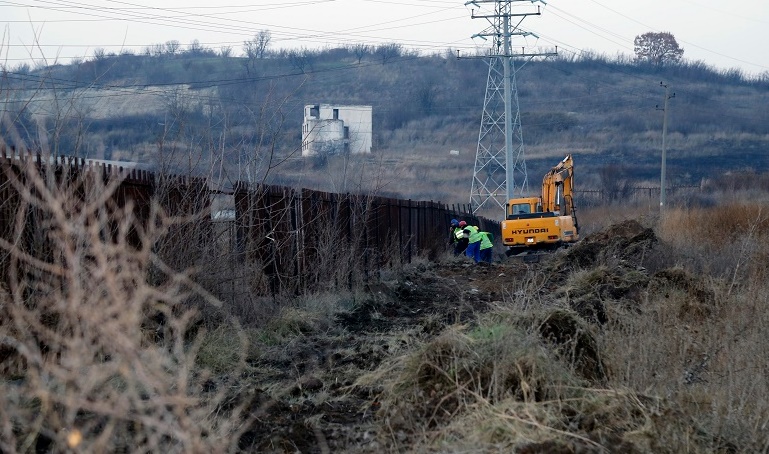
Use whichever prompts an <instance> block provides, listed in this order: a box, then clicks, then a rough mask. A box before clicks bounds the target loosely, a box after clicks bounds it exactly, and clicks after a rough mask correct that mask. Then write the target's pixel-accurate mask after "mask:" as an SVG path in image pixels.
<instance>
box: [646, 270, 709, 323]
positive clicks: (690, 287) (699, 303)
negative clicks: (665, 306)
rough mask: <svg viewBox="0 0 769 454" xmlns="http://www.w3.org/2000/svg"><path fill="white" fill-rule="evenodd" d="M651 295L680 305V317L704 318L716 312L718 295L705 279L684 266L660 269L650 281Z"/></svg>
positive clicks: (693, 319) (687, 318)
mask: <svg viewBox="0 0 769 454" xmlns="http://www.w3.org/2000/svg"><path fill="white" fill-rule="evenodd" d="M648 290H649V295H650V296H651V297H655V296H656V297H661V298H664V299H666V300H668V301H672V303H673V304H675V305H677V307H678V317H679V318H681V319H685V320H692V321H695V320H699V321H701V320H703V319H706V318H708V317H710V316H711V315H713V313H714V312H715V309H716V296H715V291H714V290H713V288H712V287H708V285H707V283H706V282H705V280H704V279H702V278H700V277H697V276H694V275H693V274H691V273H689V272H688V271H686V270H684V269H682V268H667V269H664V270H660V271H658V272H656V273H654V275H653V276H652V277H651V279H650V281H649V287H648Z"/></svg>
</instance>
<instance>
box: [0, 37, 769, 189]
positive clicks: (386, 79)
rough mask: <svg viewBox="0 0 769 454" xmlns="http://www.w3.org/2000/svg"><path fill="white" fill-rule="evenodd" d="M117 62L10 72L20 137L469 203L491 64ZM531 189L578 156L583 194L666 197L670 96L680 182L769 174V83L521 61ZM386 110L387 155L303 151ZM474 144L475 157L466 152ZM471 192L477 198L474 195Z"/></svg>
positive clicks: (84, 151) (396, 50)
mask: <svg viewBox="0 0 769 454" xmlns="http://www.w3.org/2000/svg"><path fill="white" fill-rule="evenodd" d="M230 55H231V54H216V53H214V52H211V51H208V50H205V49H203V50H201V49H196V50H195V51H194V52H193V51H189V52H181V51H179V52H174V53H167V52H149V51H148V53H147V54H146V55H108V54H104V53H100V54H99V55H97V57H96V58H94V59H93V60H88V61H81V62H78V63H77V64H73V65H66V66H52V67H48V68H41V69H38V70H35V71H28V72H26V73H25V72H19V71H11V72H6V73H5V78H4V79H3V81H2V85H1V86H0V91H2V92H3V96H4V99H5V101H4V102H5V105H6V106H7V110H8V111H9V112H11V113H13V115H12V120H13V121H12V122H11V123H3V125H2V126H1V127H0V128H3V129H2V130H0V133H2V136H3V137H4V140H5V141H6V142H9V143H10V144H12V145H16V146H24V147H29V148H37V147H44V148H45V147H49V148H51V151H53V152H55V153H59V154H66V155H77V156H86V157H90V158H102V159H121V160H138V161H141V162H142V163H144V164H148V165H151V166H165V167H166V168H167V167H168V166H170V168H172V169H175V170H176V171H180V172H185V173H186V172H192V173H196V174H205V175H211V174H216V175H218V176H219V178H220V179H221V184H228V183H231V182H232V181H235V180H243V179H249V180H251V181H265V182H269V183H276V184H287V185H292V186H295V185H296V186H305V187H311V188H315V189H320V190H329V191H339V192H345V191H356V190H362V191H369V192H372V191H373V192H380V193H384V194H392V195H397V196H400V197H404V198H412V199H432V200H441V201H444V202H447V203H465V202H466V201H467V199H468V197H467V196H466V194H468V193H469V187H470V181H471V178H472V169H473V166H474V158H475V152H476V146H477V140H478V131H479V122H480V118H481V113H482V109H483V98H484V90H485V87H486V77H487V68H486V65H485V63H484V61H483V59H476V58H467V59H459V60H458V59H456V58H455V55H454V54H453V52H447V53H446V54H445V55H418V54H415V53H413V52H409V51H406V50H404V49H402V48H400V47H398V46H397V45H393V46H389V47H388V46H382V49H379V48H365V47H363V48H360V47H356V46H351V47H349V48H340V49H324V50H319V51H303V52H282V51H278V52H268V53H267V54H266V55H265V58H259V59H255V60H254V59H248V58H242V57H232V56H230ZM517 68H518V72H517V78H516V80H517V84H518V95H519V101H520V106H521V114H522V125H523V138H524V144H525V154H526V162H527V168H528V170H529V175H530V181H529V183H530V185H532V186H536V184H537V177H536V176H538V175H542V174H543V173H544V172H545V171H546V170H547V169H549V168H550V167H551V166H552V162H553V160H554V159H560V158H561V157H562V156H564V155H565V154H567V153H572V154H573V155H575V157H576V161H577V163H578V166H579V169H578V171H579V172H580V173H579V179H580V182H579V185H580V187H581V188H590V189H607V190H610V189H613V188H617V187H622V186H623V185H624V186H659V181H658V180H659V179H658V174H659V166H660V164H659V163H660V151H661V142H662V137H661V135H662V112H661V111H660V110H659V109H658V106H661V105H662V102H663V97H664V90H663V89H662V88H661V87H660V81H664V82H665V84H667V85H669V86H670V87H671V88H672V91H673V92H675V95H676V96H675V98H674V99H672V100H671V102H670V112H669V125H668V136H667V138H666V145H667V148H668V177H669V181H670V182H671V184H672V185H699V184H701V183H702V181H703V179H707V178H710V177H713V176H717V175H720V174H721V173H723V172H726V171H737V170H746V169H763V168H765V167H766V165H767V164H768V163H767V161H766V156H769V154H767V152H766V151H767V137H766V127H765V125H766V124H767V122H768V121H769V117H767V115H769V114H767V110H766V109H765V108H764V106H765V105H766V103H767V99H766V97H767V94H766V93H767V90H766V88H767V79H766V77H765V76H761V77H757V78H748V77H745V76H744V75H743V74H742V73H740V71H738V70H729V71H720V70H716V69H713V68H711V67H708V66H707V65H705V64H703V63H702V62H686V61H685V62H683V63H678V64H668V65H662V66H649V65H645V64H638V63H634V62H632V61H626V60H624V59H622V58H620V57H618V58H614V59H611V58H607V57H605V56H601V55H590V54H585V55H584V56H582V57H581V58H578V59H576V58H570V57H568V56H561V57H557V58H555V59H551V60H545V61H531V62H523V61H520V62H517ZM315 103H335V104H368V105H372V106H373V112H374V135H375V137H374V153H373V154H372V155H371V156H335V157H331V158H330V159H324V158H321V159H302V158H300V157H299V149H300V141H301V135H300V131H301V121H302V109H303V106H304V105H306V104H315ZM450 150H458V151H459V152H460V154H459V156H453V155H450V154H449V151H450ZM457 188H461V190H460V191H457Z"/></svg>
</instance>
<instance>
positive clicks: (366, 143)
mask: <svg viewBox="0 0 769 454" xmlns="http://www.w3.org/2000/svg"><path fill="white" fill-rule="evenodd" d="M371 137H372V122H371V106H338V105H333V104H312V105H307V106H305V107H304V122H303V123H302V156H317V155H336V154H344V153H371Z"/></svg>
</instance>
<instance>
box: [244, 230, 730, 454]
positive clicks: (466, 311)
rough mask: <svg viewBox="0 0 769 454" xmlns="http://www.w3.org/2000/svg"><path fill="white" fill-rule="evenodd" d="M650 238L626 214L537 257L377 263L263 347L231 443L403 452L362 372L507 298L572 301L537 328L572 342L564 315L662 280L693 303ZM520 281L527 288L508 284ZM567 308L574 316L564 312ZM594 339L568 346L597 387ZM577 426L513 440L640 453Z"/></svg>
mask: <svg viewBox="0 0 769 454" xmlns="http://www.w3.org/2000/svg"><path fill="white" fill-rule="evenodd" d="M657 243H658V240H657V238H656V237H655V235H654V232H653V231H652V230H651V229H648V228H645V227H643V226H641V225H640V224H639V223H637V222H635V221H627V222H624V223H622V224H618V225H615V226H612V227H610V228H609V229H607V230H605V231H602V232H598V233H596V234H593V235H591V236H589V237H587V238H585V239H583V240H582V241H581V242H580V243H579V244H578V245H576V246H573V247H571V248H569V249H568V250H563V251H559V252H557V253H554V254H549V255H545V256H543V257H542V258H541V260H540V261H539V262H537V263H524V261H523V260H521V259H515V258H513V259H509V260H505V261H500V262H498V263H493V264H491V265H488V266H486V265H476V264H474V263H471V262H470V261H468V260H465V259H464V258H462V257H460V258H448V259H444V260H442V261H440V262H438V263H423V264H417V265H409V266H407V267H405V269H404V270H402V271H398V272H383V273H382V275H381V279H380V281H378V282H376V283H372V284H370V285H369V286H368V287H367V288H366V291H365V293H364V295H365V296H364V297H363V298H362V300H361V301H359V302H357V304H356V305H355V307H354V308H353V309H352V310H349V311H345V312H340V313H338V314H337V315H336V317H335V318H334V320H333V322H332V323H328V324H325V325H322V326H318V325H317V324H315V325H312V324H308V326H307V327H306V328H305V329H304V330H303V331H304V332H302V333H300V334H299V335H297V336H296V337H295V338H294V339H290V340H288V341H286V342H280V343H276V344H275V345H264V346H263V347H262V350H261V354H260V355H259V356H258V357H257V358H255V359H254V360H253V361H252V362H251V364H250V367H249V376H248V377H244V378H245V379H246V381H247V382H248V383H252V384H255V385H254V387H253V388H252V389H250V390H249V399H250V404H249V409H248V412H247V413H248V414H249V415H250V416H251V418H252V419H251V420H249V422H248V424H249V426H248V429H247V430H246V431H245V432H244V433H243V434H242V436H241V438H240V444H239V446H240V448H241V449H243V450H245V451H252V452H302V453H315V452H318V453H320V452H381V451H403V450H406V451H408V450H409V448H408V440H407V438H408V434H399V433H392V434H386V435H383V430H382V419H383V418H384V415H383V412H382V411H381V407H382V401H383V399H385V398H386V396H384V395H383V393H385V392H386V390H385V389H384V388H383V387H381V386H376V384H374V385H371V384H368V385H366V386H363V385H361V384H360V383H359V379H360V377H362V376H364V375H365V374H369V373H371V372H373V371H376V370H377V369H378V368H380V367H381V366H382V365H383V364H384V363H385V362H387V361H388V360H389V359H391V358H393V357H396V356H398V355H403V354H404V353H405V352H408V351H411V350H413V349H414V348H415V346H416V345H420V344H424V343H425V342H429V341H430V340H431V339H435V338H436V336H438V335H440V333H442V332H444V330H446V329H447V327H449V326H457V325H462V326H468V325H469V326H472V325H473V324H474V323H476V322H477V320H478V318H479V316H481V315H482V314H484V313H486V312H487V311H489V310H490V309H492V308H493V307H495V306H497V305H499V304H504V303H505V302H510V301H524V300H525V301H534V302H536V304H540V305H548V304H552V305H553V306H554V307H560V308H561V309H563V308H564V307H566V308H567V309H568V311H563V310H561V312H559V313H560V314H567V316H566V319H563V318H562V319H558V318H557V317H556V316H552V317H550V318H548V319H547V320H545V321H544V322H543V321H540V322H539V323H540V324H539V328H538V329H539V332H540V334H541V335H542V337H543V338H547V339H550V340H552V341H553V342H554V345H558V344H564V343H567V342H571V341H573V340H574V338H575V334H574V332H571V331H570V328H569V326H570V324H571V325H574V324H575V323H578V322H579V323H583V322H584V323H588V324H591V325H594V326H601V325H602V324H604V323H606V322H607V317H609V316H608V315H607V312H606V310H605V307H604V306H603V305H604V302H605V301H607V300H611V301H614V302H618V304H623V302H625V303H626V304H627V305H628V306H629V307H630V306H633V305H634V304H637V303H638V301H640V298H641V296H640V295H642V294H643V293H644V292H648V291H649V289H652V290H653V289H654V288H655V285H657V286H659V285H660V283H662V284H665V285H669V284H671V283H672V284H673V285H677V286H679V287H681V288H684V289H685V290H686V291H690V292H692V295H693V300H695V301H699V300H707V298H708V297H709V296H708V295H707V294H706V291H705V290H703V289H702V288H699V287H698V285H697V282H696V281H694V280H692V278H690V277H689V276H685V275H681V273H680V272H679V274H678V275H677V274H676V272H674V271H670V270H669V268H668V267H667V265H668V264H667V263H666V261H665V257H664V253H663V252H660V248H659V247H657ZM641 257H642V258H641ZM586 269H595V270H599V271H597V272H596V273H595V275H596V277H595V282H594V283H593V285H591V286H590V289H589V290H585V291H580V290H579V289H573V288H572V289H570V291H569V292H565V291H564V285H565V283H566V282H567V281H568V280H569V277H570V276H571V275H572V273H574V272H577V271H579V270H586ZM521 289H527V290H526V291H527V292H528V294H527V295H520V294H516V292H521V291H522V290H521ZM703 304H706V303H703ZM572 315H574V316H575V317H576V318H574V320H572V319H568V317H571V316H572ZM577 319H579V320H577ZM590 342H591V341H590V339H587V341H586V342H584V343H583V344H581V345H577V346H576V348H578V349H581V350H579V351H578V356H580V357H582V359H583V360H584V361H583V362H582V366H583V372H582V375H583V376H584V377H586V379H589V380H590V382H591V383H592V384H593V385H594V386H601V383H602V381H603V379H604V378H605V377H604V375H603V374H604V372H603V366H602V364H601V358H600V356H599V355H598V353H597V352H596V351H595V349H594V346H593V345H592V344H591V343H590ZM571 348H572V350H573V349H574V345H572V347H571ZM578 372H579V371H578ZM570 418H571V416H570ZM617 430H622V429H617ZM574 432H575V433H577V434H579V437H584V439H585V441H584V442H581V441H579V440H580V438H574V440H576V441H574V442H570V443H567V444H564V443H562V442H558V441H553V442H539V443H532V444H529V445H521V446H518V447H517V448H516V450H517V452H527V453H533V452H607V451H611V452H644V451H645V449H642V448H641V447H640V446H635V445H633V444H632V443H630V442H628V441H627V440H623V438H622V436H621V435H616V434H614V435H611V437H614V438H611V437H609V436H608V435H606V433H607V432H606V431H601V430H599V428H597V427H595V424H593V425H592V426H591V425H589V424H582V423H580V424H575V425H574ZM607 437H609V438H607ZM388 439H394V440H395V441H394V442H393V443H389V442H388ZM399 439H400V440H399ZM559 439H562V437H560V438H559ZM591 440H593V441H591ZM399 441H400V443H399ZM599 442H600V443H599ZM719 450H720V449H719ZM728 451H729V449H726V450H725V451H724V452H728Z"/></svg>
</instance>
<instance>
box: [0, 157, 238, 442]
mask: <svg viewBox="0 0 769 454" xmlns="http://www.w3.org/2000/svg"><path fill="white" fill-rule="evenodd" d="M5 170H6V173H5V175H6V177H7V178H8V180H9V184H11V185H12V187H13V189H14V190H15V191H17V192H18V193H19V194H20V196H21V197H20V199H19V205H18V206H17V209H16V218H15V228H14V231H13V234H12V236H6V237H4V238H2V239H0V246H2V249H3V250H4V251H5V252H6V253H8V254H9V256H10V264H9V271H8V276H7V279H6V282H5V283H4V286H3V288H2V290H0V313H2V317H0V440H2V441H0V450H2V451H5V452H16V451H21V452H27V451H31V450H37V451H41V450H42V451H66V450H67V449H76V450H78V451H82V452H106V451H113V452H114V451H138V452H164V451H166V452H222V451H224V450H226V449H228V448H231V447H233V446H234V444H235V443H236V442H237V439H238V437H237V431H238V428H239V421H240V418H239V415H240V407H239V406H238V405H237V404H230V405H223V404H224V400H225V393H226V391H227V390H226V389H225V386H224V385H225V383H224V382H222V381H220V380H219V379H217V377H216V376H214V375H212V373H211V372H210V371H209V370H207V369H206V368H205V367H200V366H201V365H200V363H201V361H202V360H201V358H200V357H199V355H198V354H199V351H200V347H201V345H202V342H203V339H204V332H203V330H200V329H198V328H199V326H198V321H199V319H200V312H199V311H198V310H196V309H194V308H193V307H191V306H188V305H186V304H185V303H186V301H188V300H189V299H191V298H197V299H200V300H203V301H205V302H207V303H208V304H209V305H213V306H217V305H219V304H220V303H219V302H218V301H217V300H216V299H215V298H213V297H212V296H211V295H210V294H209V293H208V292H206V291H205V290H204V289H203V288H202V287H201V286H200V285H198V284H197V283H195V282H194V281H193V280H192V279H190V277H189V275H188V274H186V273H184V272H177V271H175V270H174V268H173V267H172V266H170V265H169V264H168V263H166V262H164V261H163V260H162V258H161V256H160V255H159V254H158V253H157V252H156V250H155V246H156V245H157V244H158V242H159V241H161V240H162V239H163V238H164V236H165V235H167V234H168V232H169V231H171V230H173V228H175V227H176V226H178V225H179V219H175V218H174V217H172V216H169V215H168V213H167V212H166V211H165V210H163V208H162V206H161V204H160V203H158V202H157V201H156V202H154V203H152V204H151V207H150V213H149V216H148V220H147V221H146V222H140V219H138V218H137V217H136V216H135V212H134V209H135V206H134V204H133V202H132V201H130V200H129V201H127V202H126V203H125V204H119V203H117V202H116V200H115V198H114V197H113V196H114V194H115V191H116V189H117V188H118V186H119V185H120V180H119V179H111V180H109V181H108V182H107V183H104V181H105V179H103V176H102V175H100V174H98V173H97V172H86V173H83V174H80V175H75V176H70V177H68V176H67V175H66V173H65V174H64V175H62V174H59V175H57V174H55V173H54V172H53V169H52V168H50V167H46V168H45V170H44V171H42V172H41V171H40V170H39V169H38V167H37V166H35V165H32V164H31V163H27V165H25V166H23V169H21V170H20V171H14V170H13V168H6V169H5ZM33 217H34V218H35V220H36V225H39V226H40V232H39V235H36V236H35V235H33V236H31V237H30V236H29V235H25V233H24V232H25V224H26V223H27V222H28V221H29V220H30V219H31V218H33ZM151 269H154V270H155V271H154V272H155V273H156V274H157V275H158V276H156V278H155V280H156V281H157V284H156V285H152V283H151V282H150V281H151V280H153V278H151V276H150V270H151ZM233 323H234V322H233ZM234 326H237V324H235V325H234ZM237 333H238V330H235V333H234V334H232V336H235V337H236V338H237ZM232 336H230V338H232ZM236 343H237V342H236ZM239 343H240V345H241V348H240V349H237V350H235V351H236V352H238V351H245V350H246V349H245V348H242V347H243V345H244V344H245V341H243V340H242V336H241V340H240V342H239ZM230 353H232V351H230ZM241 356H242V354H241ZM230 361H231V363H230V364H229V366H228V367H227V369H228V370H230V371H231V372H233V373H237V370H238V368H239V367H240V366H239V364H242V363H243V360H242V357H241V358H240V359H239V358H238V354H236V355H235V357H233V358H232V359H231V360H230Z"/></svg>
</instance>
